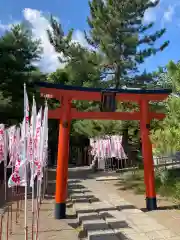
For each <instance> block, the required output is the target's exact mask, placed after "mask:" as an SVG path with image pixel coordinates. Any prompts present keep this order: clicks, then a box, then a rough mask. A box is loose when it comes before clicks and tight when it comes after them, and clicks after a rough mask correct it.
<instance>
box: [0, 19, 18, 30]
mask: <svg viewBox="0 0 180 240" xmlns="http://www.w3.org/2000/svg"><path fill="white" fill-rule="evenodd" d="M18 23H19V22H18V21H13V23H10V24H3V23H2V22H1V21H0V30H1V31H2V32H4V31H8V30H10V29H11V27H12V26H13V25H14V24H18Z"/></svg>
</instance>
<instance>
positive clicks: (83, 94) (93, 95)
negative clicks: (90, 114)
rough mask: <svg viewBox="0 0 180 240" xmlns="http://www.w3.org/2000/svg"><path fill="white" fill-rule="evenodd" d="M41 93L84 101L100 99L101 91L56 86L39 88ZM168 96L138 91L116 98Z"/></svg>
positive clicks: (137, 98) (52, 96) (133, 98)
mask: <svg viewBox="0 0 180 240" xmlns="http://www.w3.org/2000/svg"><path fill="white" fill-rule="evenodd" d="M40 92H41V95H42V96H43V95H44V96H47V95H49V96H51V97H50V98H56V99H57V100H61V97H68V98H70V99H71V100H80V101H83V100H86V101H101V93H100V92H87V91H75V90H63V89H56V88H44V87H42V88H40ZM167 97H168V94H167V93H163V94H162V93H161V94H158V93H155V94H152V93H146V94H138V93H117V94H116V100H117V101H121V102H127V101H128V102H140V101H141V100H143V99H146V100H148V101H163V100H165V99H166V98H167Z"/></svg>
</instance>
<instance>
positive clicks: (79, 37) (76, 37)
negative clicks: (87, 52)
mask: <svg viewBox="0 0 180 240" xmlns="http://www.w3.org/2000/svg"><path fill="white" fill-rule="evenodd" d="M73 42H77V43H80V44H81V45H82V46H84V47H87V48H89V44H88V43H87V41H86V39H85V37H84V33H83V32H82V31H80V30H76V31H75V32H74V34H73Z"/></svg>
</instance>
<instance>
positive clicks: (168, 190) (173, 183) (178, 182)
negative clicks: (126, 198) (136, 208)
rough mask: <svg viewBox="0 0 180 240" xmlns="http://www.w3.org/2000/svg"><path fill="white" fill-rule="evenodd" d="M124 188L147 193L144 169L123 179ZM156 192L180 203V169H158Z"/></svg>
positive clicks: (122, 187)
mask: <svg viewBox="0 0 180 240" xmlns="http://www.w3.org/2000/svg"><path fill="white" fill-rule="evenodd" d="M120 184H121V189H122V190H133V191H134V193H135V194H144V193H145V184H144V171H143V170H141V169H140V170H138V171H136V172H135V173H134V174H132V175H129V176H128V177H126V178H125V179H124V180H123V181H121V183H120ZM155 186H156V192H157V193H158V194H159V195H161V196H163V197H167V198H169V199H171V200H173V201H175V202H176V203H180V169H171V170H157V171H156V172H155Z"/></svg>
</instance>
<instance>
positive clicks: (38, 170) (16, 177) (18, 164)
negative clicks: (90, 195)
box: [0, 93, 48, 187]
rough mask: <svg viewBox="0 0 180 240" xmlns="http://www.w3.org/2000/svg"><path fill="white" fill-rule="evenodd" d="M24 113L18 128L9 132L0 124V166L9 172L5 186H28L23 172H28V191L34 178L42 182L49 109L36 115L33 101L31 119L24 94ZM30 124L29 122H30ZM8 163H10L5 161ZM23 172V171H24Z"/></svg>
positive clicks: (10, 129)
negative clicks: (9, 170)
mask: <svg viewBox="0 0 180 240" xmlns="http://www.w3.org/2000/svg"><path fill="white" fill-rule="evenodd" d="M24 102H25V113H24V119H23V121H22V123H21V124H20V126H12V127H10V128H8V129H6V128H5V125H4V124H0V163H1V162H2V161H4V167H5V168H12V170H13V171H12V174H11V176H10V178H9V180H8V186H9V187H13V186H27V182H28V180H27V176H25V175H26V174H25V172H26V171H27V169H30V172H31V179H30V185H31V187H32V186H33V184H34V180H35V178H36V177H37V178H38V179H39V180H42V178H43V168H44V167H45V166H46V165H47V158H48V106H47V102H46V103H45V107H44V109H42V107H41V108H40V110H39V112H38V113H37V110H36V102H35V99H34V98H33V105H32V110H31V117H30V116H29V102H28V96H27V93H25V100H24ZM29 120H30V121H29ZM8 159H9V160H8ZM25 170H26V171H25Z"/></svg>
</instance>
